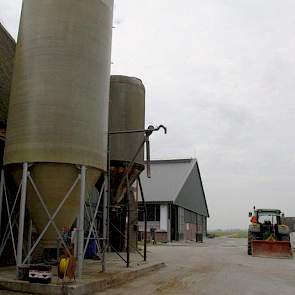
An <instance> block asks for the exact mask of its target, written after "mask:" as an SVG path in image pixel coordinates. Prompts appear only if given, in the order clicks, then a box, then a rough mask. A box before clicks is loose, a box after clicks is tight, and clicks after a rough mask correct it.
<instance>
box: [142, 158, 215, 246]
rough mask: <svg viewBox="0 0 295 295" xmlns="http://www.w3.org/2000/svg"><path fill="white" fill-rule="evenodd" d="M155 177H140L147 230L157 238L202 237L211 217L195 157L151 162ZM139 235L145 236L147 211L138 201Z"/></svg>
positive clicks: (180, 238) (185, 238) (188, 238)
mask: <svg viewBox="0 0 295 295" xmlns="http://www.w3.org/2000/svg"><path fill="white" fill-rule="evenodd" d="M151 169H152V177H151V178H147V177H146V176H145V175H144V173H143V175H142V176H141V179H142V180H141V181H142V187H143V191H144V197H145V202H146V208H147V232H148V239H150V232H151V229H152V231H153V232H155V236H156V240H157V241H179V240H196V239H197V240H200V239H201V238H202V236H204V235H206V233H207V218H208V217H209V211H208V206H207V202H206V197H205V192H204V187H203V183H202V179H201V174H200V169H199V166H198V162H197V160H196V159H177V160H158V161H152V162H151ZM138 212H139V214H138V220H139V222H138V231H139V238H142V237H143V231H144V210H143V203H142V202H139V210H138Z"/></svg>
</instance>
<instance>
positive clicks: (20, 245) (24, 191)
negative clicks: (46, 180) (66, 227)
mask: <svg viewBox="0 0 295 295" xmlns="http://www.w3.org/2000/svg"><path fill="white" fill-rule="evenodd" d="M27 178H28V163H23V176H22V189H21V199H20V208H19V223H18V224H19V226H18V240H17V259H16V264H17V267H20V266H21V265H22V259H23V238H24V224H25V213H26V196H27V180H28V179H27Z"/></svg>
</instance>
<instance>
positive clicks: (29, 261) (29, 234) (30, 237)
mask: <svg viewBox="0 0 295 295" xmlns="http://www.w3.org/2000/svg"><path fill="white" fill-rule="evenodd" d="M32 231H33V221H32V219H30V226H29V232H28V252H29V251H30V250H31V247H32ZM28 263H29V264H30V263H31V255H30V256H29V258H28Z"/></svg>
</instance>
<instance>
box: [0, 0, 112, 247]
mask: <svg viewBox="0 0 295 295" xmlns="http://www.w3.org/2000/svg"><path fill="white" fill-rule="evenodd" d="M112 17H113V0H83V1H81V0H62V1H61V0H42V1H36V0H26V1H24V2H23V9H22V16H21V23H20V31H19V39H18V44H17V49H16V57H15V68H14V77H13V82H12V92H11V99H10V105H9V115H8V130H7V145H6V149H5V158H4V163H5V165H7V166H8V167H9V168H10V169H11V170H12V171H13V173H14V175H15V178H16V180H17V181H18V182H19V181H20V175H21V165H20V164H21V163H23V162H28V163H32V166H31V167H30V172H31V175H32V178H33V179H34V180H35V183H36V185H37V187H38V189H39V191H40V192H41V193H42V195H43V197H44V198H45V203H46V205H47V206H48V209H49V211H50V212H51V214H52V213H53V212H54V211H55V209H56V207H57V206H58V205H59V203H60V202H61V200H62V199H63V197H64V195H65V194H66V192H67V191H68V190H69V188H70V187H71V185H72V184H73V182H74V180H75V178H76V177H77V174H78V173H79V166H80V165H86V166H87V167H88V169H87V178H86V183H87V185H89V186H90V185H94V184H95V183H96V181H97V179H98V178H99V177H100V175H101V173H102V172H103V171H105V170H106V164H107V126H108V105H109V80H110V78H109V76H110V57H111V38H112ZM28 207H29V211H30V214H31V216H32V219H33V221H34V223H35V226H36V227H37V229H39V230H41V229H42V228H43V227H44V226H45V225H46V224H47V221H48V218H47V216H46V214H45V212H44V210H43V208H42V207H41V204H40V202H39V201H38V199H37V196H36V194H35V193H34V191H33V189H32V187H31V186H29V187H28ZM78 211H79V187H76V189H75V190H74V191H73V193H72V195H71V197H70V198H69V199H68V200H67V201H66V203H65V205H64V207H63V209H62V210H61V211H60V213H59V214H58V215H57V217H56V219H55V223H56V225H57V227H58V228H59V229H62V228H63V227H65V226H66V227H69V226H71V225H72V223H73V222H74V220H75V218H76V217H77V215H78ZM43 245H44V247H45V248H51V247H55V246H56V232H55V230H54V228H53V227H52V226H51V227H50V228H49V229H48V231H47V233H46V234H45V236H44V239H43Z"/></svg>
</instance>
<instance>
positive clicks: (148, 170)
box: [145, 135, 151, 178]
mask: <svg viewBox="0 0 295 295" xmlns="http://www.w3.org/2000/svg"><path fill="white" fill-rule="evenodd" d="M145 147H146V175H147V177H148V178H151V150H150V137H149V135H146V136H145Z"/></svg>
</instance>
